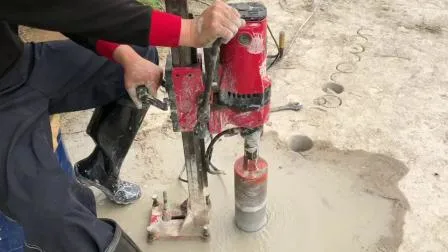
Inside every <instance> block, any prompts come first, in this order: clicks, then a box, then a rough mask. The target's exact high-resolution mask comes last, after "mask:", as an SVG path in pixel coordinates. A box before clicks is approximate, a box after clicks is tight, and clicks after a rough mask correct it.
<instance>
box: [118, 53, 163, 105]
mask: <svg viewBox="0 0 448 252" xmlns="http://www.w3.org/2000/svg"><path fill="white" fill-rule="evenodd" d="M113 57H114V60H115V61H117V62H119V63H120V64H121V65H122V67H123V68H124V84H125V88H126V90H127V92H128V94H129V96H130V97H131V99H132V101H133V102H134V103H135V105H136V106H137V108H139V109H141V108H142V103H141V101H140V100H139V99H138V97H137V91H136V89H137V87H138V86H141V85H145V86H146V87H147V88H148V90H149V92H150V94H151V95H152V96H154V97H156V95H157V90H158V89H159V87H160V84H161V81H162V77H163V70H162V68H161V67H159V66H158V65H156V64H154V63H152V62H151V61H149V60H146V59H145V58H143V57H141V56H140V55H139V54H137V53H136V52H135V51H134V49H132V47H130V46H127V45H120V46H119V47H118V48H117V49H115V51H114V54H113Z"/></svg>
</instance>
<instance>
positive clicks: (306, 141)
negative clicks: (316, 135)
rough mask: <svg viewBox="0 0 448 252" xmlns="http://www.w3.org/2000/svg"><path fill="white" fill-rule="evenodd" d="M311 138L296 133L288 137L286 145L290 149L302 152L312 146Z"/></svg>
mask: <svg viewBox="0 0 448 252" xmlns="http://www.w3.org/2000/svg"><path fill="white" fill-rule="evenodd" d="M313 145H314V144H313V140H311V138H309V137H307V136H303V135H296V136H292V137H291V138H290V139H289V143H288V146H289V148H290V149H291V150H292V151H295V152H304V151H309V150H311V149H312V148H313Z"/></svg>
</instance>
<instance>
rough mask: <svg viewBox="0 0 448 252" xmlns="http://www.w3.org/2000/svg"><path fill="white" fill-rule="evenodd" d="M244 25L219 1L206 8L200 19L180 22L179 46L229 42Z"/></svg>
mask: <svg viewBox="0 0 448 252" xmlns="http://www.w3.org/2000/svg"><path fill="white" fill-rule="evenodd" d="M244 25H245V21H244V20H243V19H241V16H240V14H239V13H238V11H237V10H236V9H235V8H232V7H230V6H229V5H227V4H226V3H224V2H223V1H221V0H216V2H215V3H214V4H213V5H212V6H210V7H208V8H207V9H206V10H205V11H204V12H203V13H202V14H201V16H200V17H198V18H195V19H192V20H191V19H190V20H189V19H184V20H182V29H181V37H180V41H179V42H180V44H181V45H183V46H189V47H196V48H199V47H206V46H208V45H211V44H212V43H213V42H214V41H215V40H216V39H218V38H222V39H223V43H224V44H226V43H227V42H229V41H230V40H231V39H232V38H233V37H234V36H235V35H236V33H237V32H238V29H239V28H240V27H242V26H244Z"/></svg>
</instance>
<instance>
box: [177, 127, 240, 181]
mask: <svg viewBox="0 0 448 252" xmlns="http://www.w3.org/2000/svg"><path fill="white" fill-rule="evenodd" d="M242 129H243V128H239V127H236V128H230V129H226V130H224V131H222V132H221V133H219V134H217V135H216V136H215V137H213V138H212V140H211V141H210V144H209V145H208V147H207V150H206V152H205V161H206V162H207V164H206V169H207V172H208V173H210V174H212V175H220V174H225V173H224V171H222V170H220V169H218V168H216V166H215V165H213V163H212V161H211V160H212V155H213V147H214V146H215V144H216V143H217V142H218V141H219V139H221V138H222V137H223V136H235V135H237V134H239V133H240V132H241V130H242ZM210 168H211V169H210ZM185 169H186V167H185V165H184V167H183V169H182V171H181V172H180V174H179V177H178V178H179V180H180V181H182V182H184V183H188V180H187V179H184V178H182V174H183V173H184V172H185Z"/></svg>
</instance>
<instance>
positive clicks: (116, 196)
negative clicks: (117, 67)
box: [74, 97, 148, 204]
mask: <svg viewBox="0 0 448 252" xmlns="http://www.w3.org/2000/svg"><path fill="white" fill-rule="evenodd" d="M147 111H148V108H143V109H140V110H139V109H137V108H136V106H135V105H134V103H133V102H132V101H131V100H130V99H129V98H128V97H126V98H122V99H120V100H119V101H116V102H112V103H110V104H108V105H106V106H103V107H100V108H97V109H95V111H94V113H93V116H92V119H91V120H90V123H89V126H88V128H87V134H89V135H90V137H92V139H93V140H94V141H95V143H96V147H95V149H94V151H93V152H92V154H90V156H88V157H87V158H85V159H83V160H81V161H79V162H78V163H76V164H75V165H74V169H75V174H76V177H77V179H78V181H79V182H81V183H82V184H84V185H87V186H94V187H96V188H98V189H99V190H101V191H102V192H103V193H104V194H106V196H107V197H108V198H109V199H110V200H111V201H113V202H115V203H116V204H130V203H133V202H134V201H136V200H138V199H139V198H140V197H141V189H140V187H139V186H138V185H136V184H133V183H130V182H127V181H123V180H121V179H120V169H121V165H122V163H123V160H124V158H125V156H126V154H127V153H128V151H129V148H130V147H131V145H132V142H133V141H134V138H135V135H136V134H137V131H138V129H139V128H140V125H141V123H142V122H143V119H144V117H145V115H146V112H147Z"/></svg>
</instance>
